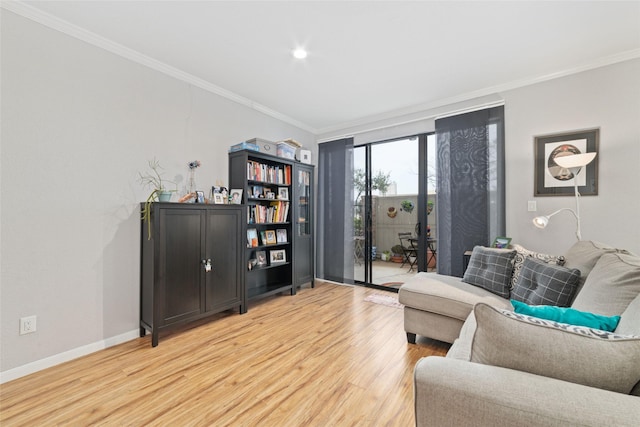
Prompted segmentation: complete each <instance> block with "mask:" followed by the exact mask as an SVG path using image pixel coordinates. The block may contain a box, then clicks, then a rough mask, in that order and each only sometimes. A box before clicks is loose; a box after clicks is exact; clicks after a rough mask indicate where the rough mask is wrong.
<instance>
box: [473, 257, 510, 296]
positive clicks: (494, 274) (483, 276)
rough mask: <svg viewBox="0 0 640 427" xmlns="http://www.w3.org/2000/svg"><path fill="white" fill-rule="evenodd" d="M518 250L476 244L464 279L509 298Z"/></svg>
mask: <svg viewBox="0 0 640 427" xmlns="http://www.w3.org/2000/svg"><path fill="white" fill-rule="evenodd" d="M515 255H516V251H514V250H511V249H494V248H485V247H483V246H476V247H475V248H473V252H472V253H471V258H470V259H469V266H468V267H467V271H465V273H464V277H463V278H462V281H463V282H465V283H469V284H470V285H474V286H478V287H481V288H484V289H486V290H487V291H489V292H491V293H494V294H496V295H498V296H501V297H502V298H509V292H510V289H509V288H510V286H509V283H510V281H511V274H512V273H513V257H515Z"/></svg>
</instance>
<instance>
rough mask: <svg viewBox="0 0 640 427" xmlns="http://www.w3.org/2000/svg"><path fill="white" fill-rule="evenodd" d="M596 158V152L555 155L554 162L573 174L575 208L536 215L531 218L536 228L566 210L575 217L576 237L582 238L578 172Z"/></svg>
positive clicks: (545, 224) (541, 226)
mask: <svg viewBox="0 0 640 427" xmlns="http://www.w3.org/2000/svg"><path fill="white" fill-rule="evenodd" d="M595 158H596V153H583V154H572V155H570V156H562V157H556V158H555V159H554V160H555V162H556V164H557V165H558V166H560V167H562V168H565V169H568V170H569V171H570V172H571V173H572V174H573V188H574V194H575V197H576V210H575V211H574V210H573V209H569V208H562V209H558V210H557V211H555V212H553V213H552V214H550V215H546V216H538V217H535V218H534V219H533V225H535V226H536V227H538V228H545V227H546V226H547V224H549V218H551V217H552V216H554V215H555V214H557V213H560V212H562V211H568V212H571V213H572V214H573V216H574V217H575V218H576V223H577V226H576V238H577V239H578V240H582V234H581V232H580V193H579V192H578V172H580V170H581V169H582V168H583V167H585V166H586V165H588V164H589V163H591V162H592V161H593V159H595Z"/></svg>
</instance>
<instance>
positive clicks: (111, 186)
mask: <svg viewBox="0 0 640 427" xmlns="http://www.w3.org/2000/svg"><path fill="white" fill-rule="evenodd" d="M1 30H2V45H1V53H2V69H1V71H2V76H1V77H2V81H1V83H2V134H1V136H2V140H1V146H0V148H1V155H2V157H1V160H0V162H1V163H0V164H1V172H0V173H1V180H0V185H1V211H0V212H1V213H0V230H1V233H2V234H1V245H0V251H1V252H0V257H1V258H0V268H1V272H0V280H1V282H0V292H1V294H0V297H1V298H0V304H1V331H0V339H1V352H0V367H1V371H2V381H6V380H9V379H11V378H13V377H16V376H19V375H21V374H24V373H27V372H28V371H30V370H34V369H37V368H40V367H44V366H46V365H47V364H51V363H55V362H56V361H60V360H62V359H64V358H68V357H72V356H74V355H79V354H82V353H86V352H88V351H92V350H95V349H97V348H100V347H103V346H105V345H109V344H113V343H114V342H118V341H122V340H126V339H130V338H132V337H135V336H136V333H137V331H138V325H139V322H138V320H139V317H138V316H139V233H140V231H139V230H140V224H139V220H138V210H139V205H138V203H139V202H140V201H143V200H144V199H146V196H147V194H148V191H147V190H145V189H143V188H142V187H141V186H140V185H139V183H138V182H137V174H138V171H144V170H145V169H146V166H147V161H148V160H149V159H152V158H154V157H155V158H157V159H158V160H159V161H160V162H161V164H162V165H163V166H164V168H165V170H166V176H167V177H168V178H170V179H173V178H176V177H177V178H178V180H183V182H184V179H185V178H186V175H187V170H188V167H187V163H188V162H189V161H192V160H196V159H197V160H200V161H201V162H202V166H201V167H200V168H199V169H198V170H197V183H198V185H199V187H201V188H202V189H203V190H206V189H207V188H210V186H211V185H212V184H214V183H224V184H226V183H227V181H228V178H227V174H228V168H227V148H228V147H229V146H230V145H232V144H235V143H237V142H240V141H243V140H246V139H249V138H252V137H260V138H264V139H268V140H278V139H283V138H288V137H292V138H294V139H296V140H298V141H300V142H301V143H303V145H305V146H306V147H308V148H312V151H313V159H316V158H317V155H316V154H317V146H316V144H315V137H314V136H313V135H311V134H310V133H308V132H306V131H302V130H300V129H298V128H295V127H293V126H291V125H288V124H285V123H283V122H280V121H278V120H275V119H273V118H271V117H268V116H266V115H264V114H262V113H259V112H257V111H255V110H252V109H250V108H248V107H245V106H241V105H239V104H236V103H234V102H232V101H229V100H227V99H224V98H222V97H219V96H217V95H214V94H211V93H209V92H206V91H203V90H201V89H199V88H196V87H193V86H191V85H189V84H187V83H185V82H183V81H178V80H176V79H174V78H172V77H169V76H167V75H165V74H162V73H160V72H158V71H155V70H152V69H150V68H147V67H145V66H142V65H139V64H137V63H134V62H131V61H129V60H126V59H124V58H121V57H119V56H116V55H114V54H112V53H109V52H107V51H104V50H102V49H100V48H97V47H95V46H92V45H89V44H87V43H85V42H82V41H80V40H77V39H74V38H72V37H69V36H66V35H64V34H62V33H59V32H57V31H54V30H52V29H49V28H47V27H45V26H43V25H40V24H37V23H35V22H33V21H30V20H28V19H25V18H23V17H20V16H18V15H15V14H13V13H11V12H8V11H6V10H3V11H2V27H1ZM174 197H175V196H174ZM174 200H175V199H174ZM28 315H37V329H38V330H37V332H36V333H34V334H30V335H24V336H19V335H18V324H19V318H20V317H23V316H28ZM61 355H62V356H61ZM43 360H44V361H45V362H42V361H43ZM49 362H51V363H49Z"/></svg>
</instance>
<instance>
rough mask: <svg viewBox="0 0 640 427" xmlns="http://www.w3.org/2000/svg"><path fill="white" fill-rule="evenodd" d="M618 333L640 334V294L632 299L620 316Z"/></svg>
mask: <svg viewBox="0 0 640 427" xmlns="http://www.w3.org/2000/svg"><path fill="white" fill-rule="evenodd" d="M616 334H622V335H640V295H638V296H637V297H635V298H634V299H633V301H631V303H630V304H629V305H628V306H627V308H626V309H625V311H624V312H623V313H622V316H620V323H618V327H617V328H616Z"/></svg>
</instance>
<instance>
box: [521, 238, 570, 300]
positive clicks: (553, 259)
mask: <svg viewBox="0 0 640 427" xmlns="http://www.w3.org/2000/svg"><path fill="white" fill-rule="evenodd" d="M513 249H515V250H516V257H515V258H514V259H513V276H511V289H513V287H514V286H515V285H516V282H517V281H518V278H519V277H520V271H522V266H523V265H524V260H525V259H527V257H532V258H535V259H537V260H540V261H542V262H546V263H547V264H556V265H564V261H565V260H564V257H563V256H562V255H548V254H543V253H540V252H535V251H531V250H529V249H527V248H525V247H523V246H520V245H518V244H514V245H513Z"/></svg>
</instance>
